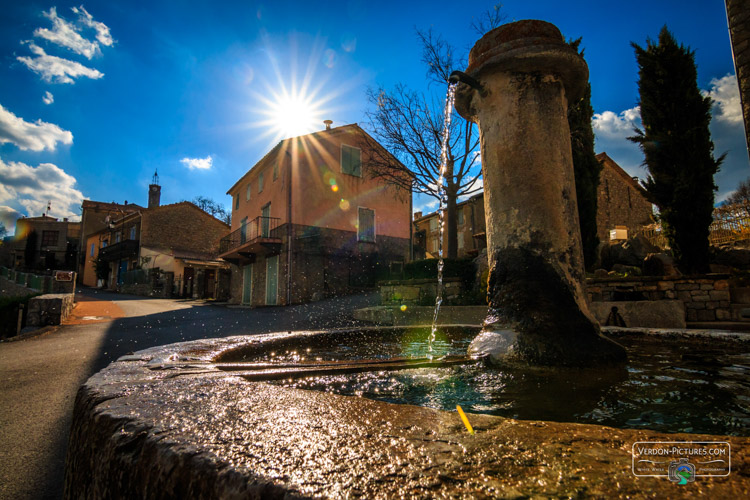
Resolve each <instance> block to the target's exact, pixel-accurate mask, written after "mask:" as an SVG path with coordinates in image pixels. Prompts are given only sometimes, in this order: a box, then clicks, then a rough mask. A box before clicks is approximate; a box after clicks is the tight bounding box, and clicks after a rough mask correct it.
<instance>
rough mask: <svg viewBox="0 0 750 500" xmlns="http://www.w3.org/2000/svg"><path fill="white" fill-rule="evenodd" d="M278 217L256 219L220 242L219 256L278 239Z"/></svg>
mask: <svg viewBox="0 0 750 500" xmlns="http://www.w3.org/2000/svg"><path fill="white" fill-rule="evenodd" d="M280 220H281V219H279V218H278V217H256V218H255V219H253V220H251V221H249V222H248V223H246V224H245V225H243V226H242V227H240V228H239V229H237V230H236V231H232V232H231V233H229V234H228V235H227V236H224V237H223V238H222V239H221V240H220V241H219V255H221V254H225V253H227V252H230V251H232V250H234V249H236V248H239V247H241V246H243V245H245V244H248V243H253V242H255V241H257V240H261V239H264V238H269V239H277V238H279V237H280V236H279V235H278V234H277V233H278V231H277V229H278V228H279V221H280Z"/></svg>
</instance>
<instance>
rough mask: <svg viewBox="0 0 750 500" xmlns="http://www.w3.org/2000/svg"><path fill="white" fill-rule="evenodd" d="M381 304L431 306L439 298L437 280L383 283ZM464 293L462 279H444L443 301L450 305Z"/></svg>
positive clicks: (380, 284) (380, 285) (381, 284)
mask: <svg viewBox="0 0 750 500" xmlns="http://www.w3.org/2000/svg"><path fill="white" fill-rule="evenodd" d="M379 288H380V303H381V304H383V305H390V304H407V305H420V304H421V305H429V303H430V302H432V303H434V302H435V297H437V280H436V279H414V280H400V281H383V282H381V283H379ZM463 292H464V286H463V282H462V281H461V279H460V278H443V300H444V301H446V302H448V303H450V302H451V301H453V300H456V299H458V297H459V296H460V295H461V294H462V293H463Z"/></svg>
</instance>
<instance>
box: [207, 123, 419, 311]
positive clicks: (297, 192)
mask: <svg viewBox="0 0 750 500" xmlns="http://www.w3.org/2000/svg"><path fill="white" fill-rule="evenodd" d="M326 125H327V126H326V129H325V130H322V131H320V132H316V133H312V134H308V135H304V136H300V137H294V138H290V139H285V140H282V141H280V142H279V143H278V144H277V145H276V146H275V147H274V148H273V149H272V150H271V151H269V152H268V153H267V154H266V155H265V157H263V158H262V159H261V160H260V161H258V163H256V164H255V165H254V166H253V167H252V168H251V169H250V170H249V171H248V172H247V173H246V174H245V175H243V176H242V177H241V178H240V179H239V180H238V181H237V182H236V183H235V184H234V185H233V186H232V187H231V188H229V191H227V194H229V195H230V196H232V231H231V233H230V234H228V235H226V236H225V237H224V238H222V241H221V250H220V252H221V253H220V257H221V258H223V259H224V260H226V261H227V262H230V263H231V264H232V271H233V276H232V294H231V296H232V299H231V300H232V302H235V303H242V304H246V305H254V306H259V305H277V304H278V305H286V304H294V303H302V302H309V301H312V300H318V299H320V298H323V297H326V296H331V295H336V294H345V293H349V292H351V291H352V290H355V289H358V288H361V287H363V286H369V285H373V284H374V283H375V281H376V273H377V271H378V269H379V268H382V267H384V266H388V265H390V264H392V263H394V262H398V263H403V262H405V261H406V259H407V258H408V255H409V245H410V238H411V233H410V230H411V225H410V219H411V216H410V213H411V193H409V192H408V191H404V190H403V189H399V188H397V187H395V186H393V185H390V184H386V183H384V182H383V181H382V180H378V179H373V178H371V176H370V175H369V173H368V167H367V161H368V155H369V154H370V151H372V149H370V147H369V146H368V144H373V143H374V140H373V139H372V138H371V137H369V136H366V135H365V134H366V132H364V130H362V129H361V128H360V127H359V126H357V125H356V124H352V125H345V126H341V127H337V128H330V122H328V123H327V124H326Z"/></svg>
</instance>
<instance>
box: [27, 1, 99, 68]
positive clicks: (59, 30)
mask: <svg viewBox="0 0 750 500" xmlns="http://www.w3.org/2000/svg"><path fill="white" fill-rule="evenodd" d="M44 16H45V17H46V18H48V19H49V20H50V21H52V29H51V30H50V29H47V28H37V29H35V30H34V36H37V37H40V38H44V39H45V40H48V41H50V42H52V43H54V44H57V45H59V46H61V47H65V48H66V49H69V50H72V51H73V52H75V53H76V54H79V55H82V56H84V57H86V58H87V59H91V58H92V57H94V56H95V55H96V54H100V53H101V51H100V50H99V44H98V43H96V42H92V41H90V40H87V39H86V38H83V37H82V36H81V35H80V33H78V31H79V28H77V27H76V26H74V25H73V24H72V23H69V22H68V21H66V20H65V19H63V18H62V17H59V16H58V15H57V9H56V8H55V7H51V8H50V9H49V12H44Z"/></svg>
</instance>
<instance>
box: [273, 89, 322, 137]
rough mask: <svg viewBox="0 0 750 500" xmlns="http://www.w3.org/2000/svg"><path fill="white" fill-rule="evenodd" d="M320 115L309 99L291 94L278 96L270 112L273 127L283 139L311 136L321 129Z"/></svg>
mask: <svg viewBox="0 0 750 500" xmlns="http://www.w3.org/2000/svg"><path fill="white" fill-rule="evenodd" d="M319 113H320V112H319V110H318V109H317V108H316V106H315V104H314V103H313V102H312V99H310V98H309V97H306V96H303V95H289V94H282V95H280V96H276V99H275V100H274V101H273V102H272V103H271V106H270V109H269V110H268V115H269V118H270V120H271V123H272V127H273V128H274V129H275V132H276V133H277V134H279V135H280V136H281V137H282V138H288V137H295V136H298V135H305V134H309V133H310V132H312V131H314V130H316V129H318V128H320V122H321V118H320V116H319Z"/></svg>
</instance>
